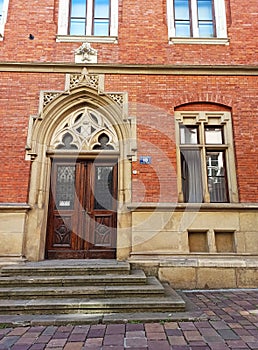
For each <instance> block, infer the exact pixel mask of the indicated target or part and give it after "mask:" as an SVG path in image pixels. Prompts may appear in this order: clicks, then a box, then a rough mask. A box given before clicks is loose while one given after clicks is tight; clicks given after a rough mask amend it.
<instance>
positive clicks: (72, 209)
mask: <svg viewBox="0 0 258 350" xmlns="http://www.w3.org/2000/svg"><path fill="white" fill-rule="evenodd" d="M116 197H117V165H116V164H115V163H114V162H107V161H105V163H104V162H98V163H95V162H93V161H78V162H76V163H75V164H73V163H72V162H60V161H59V162H57V161H54V162H53V164H52V176H51V191H50V204H49V219H48V232H47V245H46V257H47V258H49V259H62V258H80V259H81V258H115V256H116V206H117V203H116V202H117V199H116Z"/></svg>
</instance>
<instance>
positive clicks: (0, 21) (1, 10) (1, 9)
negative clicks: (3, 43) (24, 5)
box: [0, 0, 9, 39]
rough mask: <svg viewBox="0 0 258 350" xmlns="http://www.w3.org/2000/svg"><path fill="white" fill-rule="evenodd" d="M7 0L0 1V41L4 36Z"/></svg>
mask: <svg viewBox="0 0 258 350" xmlns="http://www.w3.org/2000/svg"><path fill="white" fill-rule="evenodd" d="M8 5H9V0H0V39H1V38H3V36H4V27H5V23H6V20H7V12H8Z"/></svg>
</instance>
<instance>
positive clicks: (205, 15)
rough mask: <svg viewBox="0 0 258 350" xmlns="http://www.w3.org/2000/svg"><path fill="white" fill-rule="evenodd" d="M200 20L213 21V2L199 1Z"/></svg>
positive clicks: (208, 0) (209, 0) (210, 0)
mask: <svg viewBox="0 0 258 350" xmlns="http://www.w3.org/2000/svg"><path fill="white" fill-rule="evenodd" d="M197 6H198V19H199V20H201V21H203V20H206V21H207V20H211V21H212V0H198V2H197Z"/></svg>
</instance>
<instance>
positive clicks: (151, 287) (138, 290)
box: [0, 277, 164, 299]
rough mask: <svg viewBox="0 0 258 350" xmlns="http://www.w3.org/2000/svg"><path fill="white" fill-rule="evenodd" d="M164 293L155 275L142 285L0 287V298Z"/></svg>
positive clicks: (98, 296)
mask: <svg viewBox="0 0 258 350" xmlns="http://www.w3.org/2000/svg"><path fill="white" fill-rule="evenodd" d="M163 295H164V287H163V286H162V284H161V283H160V282H159V281H158V280H157V279H156V278H155V277H147V283H146V284H143V285H138V284H134V285H132V284H131V285H130V284H128V285H125V284H123V285H116V286H112V285H99V286H95V285H94V284H93V285H91V286H66V287H64V286H62V287H59V286H58V287H56V286H51V287H46V286H44V287H42V286H41V287H31V286H29V287H13V288H12V287H10V288H0V299H36V298H44V299H46V298H85V297H86V298H90V299H93V298H117V297H124V296H130V297H139V296H143V297H151V296H153V297H155V296H156V297H158V296H163Z"/></svg>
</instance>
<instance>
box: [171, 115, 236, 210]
mask: <svg viewBox="0 0 258 350" xmlns="http://www.w3.org/2000/svg"><path fill="white" fill-rule="evenodd" d="M175 116H176V123H177V145H178V147H177V152H178V154H177V159H178V168H177V171H178V192H179V201H180V202H186V203H202V202H208V203H226V202H237V201H238V196H237V185H236V173H235V162H234V151H233V137H232V124H231V116H230V113H229V112H221V113H219V112H175Z"/></svg>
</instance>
